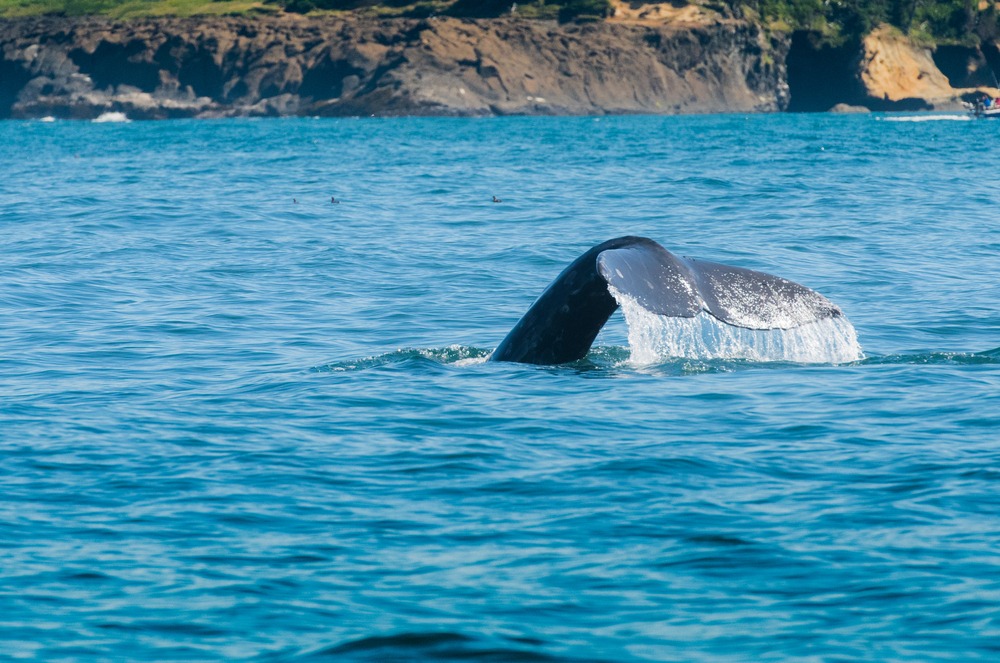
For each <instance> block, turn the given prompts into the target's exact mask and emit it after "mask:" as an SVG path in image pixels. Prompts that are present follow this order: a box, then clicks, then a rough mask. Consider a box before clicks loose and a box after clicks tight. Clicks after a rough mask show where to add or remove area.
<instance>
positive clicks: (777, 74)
mask: <svg viewBox="0 0 1000 663" xmlns="http://www.w3.org/2000/svg"><path fill="white" fill-rule="evenodd" d="M787 51H788V42H787V40H786V39H783V38H778V37H768V36H766V35H765V33H764V32H763V30H762V29H761V28H760V27H759V26H757V25H755V24H752V23H747V22H742V21H735V20H725V21H722V20H720V21H715V22H713V23H711V24H706V25H697V26H690V25H686V26H683V27H672V26H670V25H657V26H649V25H628V24H620V23H617V24H616V23H589V24H579V25H578V24H567V25H559V24H556V23H554V22H546V21H527V20H516V19H496V20H479V21H473V20H460V19H448V18H441V19H427V20H408V19H394V20H375V19H363V18H359V17H351V16H348V17H320V18H311V17H298V16H287V15H279V16H262V17H253V18H236V17H223V18H201V19H175V18H164V19H143V20H135V21H129V22H112V21H108V20H105V19H99V18H86V19H66V18H41V19H24V20H8V21H2V22H0V117H15V118H32V117H43V116H54V117H60V118H81V119H88V118H94V117H97V116H98V115H100V114H101V113H105V112H123V113H125V114H127V115H128V117H130V118H132V119H161V118H175V117H225V116H235V115H257V116H281V115H322V116H350V115H381V116H386V115H505V114H604V113H709V112H726V111H730V112H731V111H739V112H766V111H778V110H783V109H784V108H785V107H786V106H787V104H788V94H789V93H788V86H787V83H786V74H785V56H786V54H787Z"/></svg>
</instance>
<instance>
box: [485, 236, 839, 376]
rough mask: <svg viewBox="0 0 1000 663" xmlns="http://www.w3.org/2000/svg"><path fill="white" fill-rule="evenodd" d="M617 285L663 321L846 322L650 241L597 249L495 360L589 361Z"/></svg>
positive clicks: (533, 311)
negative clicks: (705, 316)
mask: <svg viewBox="0 0 1000 663" xmlns="http://www.w3.org/2000/svg"><path fill="white" fill-rule="evenodd" d="M609 286H610V287H611V288H614V290H616V291H617V292H619V293H622V294H624V295H627V296H629V297H631V298H632V299H634V300H635V301H636V302H637V303H638V304H639V305H640V306H641V307H642V308H644V309H646V310H648V311H650V312H652V313H656V314H659V315H664V316H669V317H680V318H693V317H695V316H696V315H698V314H700V313H702V312H705V313H707V314H709V315H711V316H713V317H715V318H716V319H718V320H720V321H722V322H724V323H726V324H729V325H733V326H736V327H744V328H746V329H757V330H765V329H792V328H794V327H799V326H801V325H804V324H807V323H810V322H815V321H817V320H823V319H826V318H833V317H838V316H841V315H843V314H842V313H841V311H840V309H839V308H837V306H836V305H834V304H833V303H832V302H831V301H830V300H828V299H827V298H826V297H824V296H822V295H820V294H819V293H817V292H815V291H813V290H810V289H809V288H806V287H805V286H802V285H799V284H798V283H795V282H793V281H789V280H787V279H783V278H781V277H779V276H773V275H771V274H765V273H763V272H756V271H753V270H750V269H743V268H741V267H731V266H729V265H721V264H719V263H714V262H708V261H705V260H696V259H694V258H681V257H678V256H675V255H674V254H672V253H670V252H669V251H667V250H666V249H665V248H663V247H662V246H660V245H659V244H657V243H656V242H654V241H653V240H651V239H647V238H645V237H619V238H617V239H612V240H609V241H607V242H604V243H602V244H598V245H597V246H595V247H593V248H591V249H590V250H589V251H587V252H586V253H584V254H583V255H582V256H580V257H579V258H577V259H576V260H574V261H573V262H572V263H571V264H570V265H569V266H568V267H566V269H564V270H563V271H562V273H561V274H559V276H557V277H556V279H555V280H554V281H553V282H552V283H551V284H550V285H549V287H548V288H546V289H545V292H543V293H542V295H541V296H540V297H539V298H538V300H537V301H536V302H535V303H534V304H533V305H532V306H531V308H529V309H528V311H527V312H526V313H525V314H524V316H523V317H522V318H521V319H520V320H519V321H518V323H517V324H516V325H515V326H514V328H513V329H511V330H510V332H509V333H508V334H507V336H506V337H505V338H504V339H503V341H502V342H501V343H500V345H499V346H497V349H496V350H494V351H493V354H492V355H491V356H490V360H491V361H510V362H520V363H526V364H564V363H567V362H571V361H576V360H578V359H582V358H583V357H584V356H586V354H587V352H588V351H589V350H590V346H591V345H593V343H594V339H595V338H597V334H598V332H600V330H601V328H602V327H604V324H605V323H606V322H607V321H608V318H610V317H611V314H612V313H614V312H615V309H617V308H618V302H617V300H616V299H615V297H614V296H613V295H612V294H611V291H610V290H609Z"/></svg>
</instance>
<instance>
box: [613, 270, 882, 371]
mask: <svg viewBox="0 0 1000 663" xmlns="http://www.w3.org/2000/svg"><path fill="white" fill-rule="evenodd" d="M609 290H610V291H611V294H612V295H613V296H614V298H615V299H616V300H617V301H618V304H619V305H621V309H622V313H623V314H624V315H625V322H626V324H627V325H628V343H629V347H630V348H631V351H632V354H631V357H630V359H629V361H630V362H631V363H632V364H637V365H648V364H656V363H660V362H663V361H664V360H666V359H669V358H677V357H680V358H685V359H749V360H751V361H790V362H797V363H806V364H842V363H845V362H851V361H857V360H858V359H862V358H863V357H864V355H863V353H862V351H861V345H860V344H859V343H858V336H857V332H856V331H855V330H854V326H853V325H852V324H851V323H850V322H849V321H848V320H847V318H845V317H843V316H841V317H837V318H826V319H823V320H818V321H816V322H810V323H807V324H804V325H801V326H799V327H794V328H792V329H769V330H760V329H745V328H743V327H734V326H732V325H727V324H726V323H724V322H721V321H719V320H718V319H716V318H714V317H712V316H711V315H709V314H708V313H700V314H698V315H697V316H695V317H693V318H672V317H668V316H663V315H658V314H656V313H651V312H650V311H648V310H646V309H644V308H643V307H642V306H640V305H639V303H638V302H637V301H636V300H635V299H633V298H632V297H629V296H628V295H626V294H624V293H622V292H620V291H618V290H615V289H614V288H612V287H609Z"/></svg>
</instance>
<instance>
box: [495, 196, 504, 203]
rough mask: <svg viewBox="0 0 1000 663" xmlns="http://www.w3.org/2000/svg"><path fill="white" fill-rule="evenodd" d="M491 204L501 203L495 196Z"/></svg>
mask: <svg viewBox="0 0 1000 663" xmlns="http://www.w3.org/2000/svg"><path fill="white" fill-rule="evenodd" d="M493 202H495V203H502V202H503V201H502V200H500V199H499V198H497V197H496V196H493Z"/></svg>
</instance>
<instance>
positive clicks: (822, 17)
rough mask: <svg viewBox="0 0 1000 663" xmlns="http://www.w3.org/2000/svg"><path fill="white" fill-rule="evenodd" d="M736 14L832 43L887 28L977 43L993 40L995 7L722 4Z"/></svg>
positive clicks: (970, 1)
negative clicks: (807, 32)
mask: <svg viewBox="0 0 1000 663" xmlns="http://www.w3.org/2000/svg"><path fill="white" fill-rule="evenodd" d="M726 2H727V4H728V5H729V6H730V7H731V8H733V9H734V10H736V11H738V12H743V13H750V14H757V15H758V16H760V17H761V18H762V19H763V20H765V21H767V22H769V23H772V24H776V25H782V24H783V25H785V26H787V27H789V28H792V29H806V30H814V31H816V32H819V33H822V34H824V35H825V36H827V38H829V39H830V40H831V41H838V40H840V39H844V38H849V37H857V36H860V35H863V34H866V33H867V32H869V31H871V29H872V28H873V27H875V26H876V25H879V24H882V23H888V24H890V25H893V26H895V27H897V28H899V29H900V30H901V31H902V32H904V33H906V34H909V35H911V36H914V37H917V38H919V39H924V40H927V41H932V42H947V43H969V44H971V43H975V42H978V41H980V40H985V39H995V38H996V37H997V34H998V33H997V10H996V7H995V5H994V3H993V2H992V1H991V2H987V3H983V5H984V8H983V9H980V8H979V7H980V4H979V2H978V0H726Z"/></svg>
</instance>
